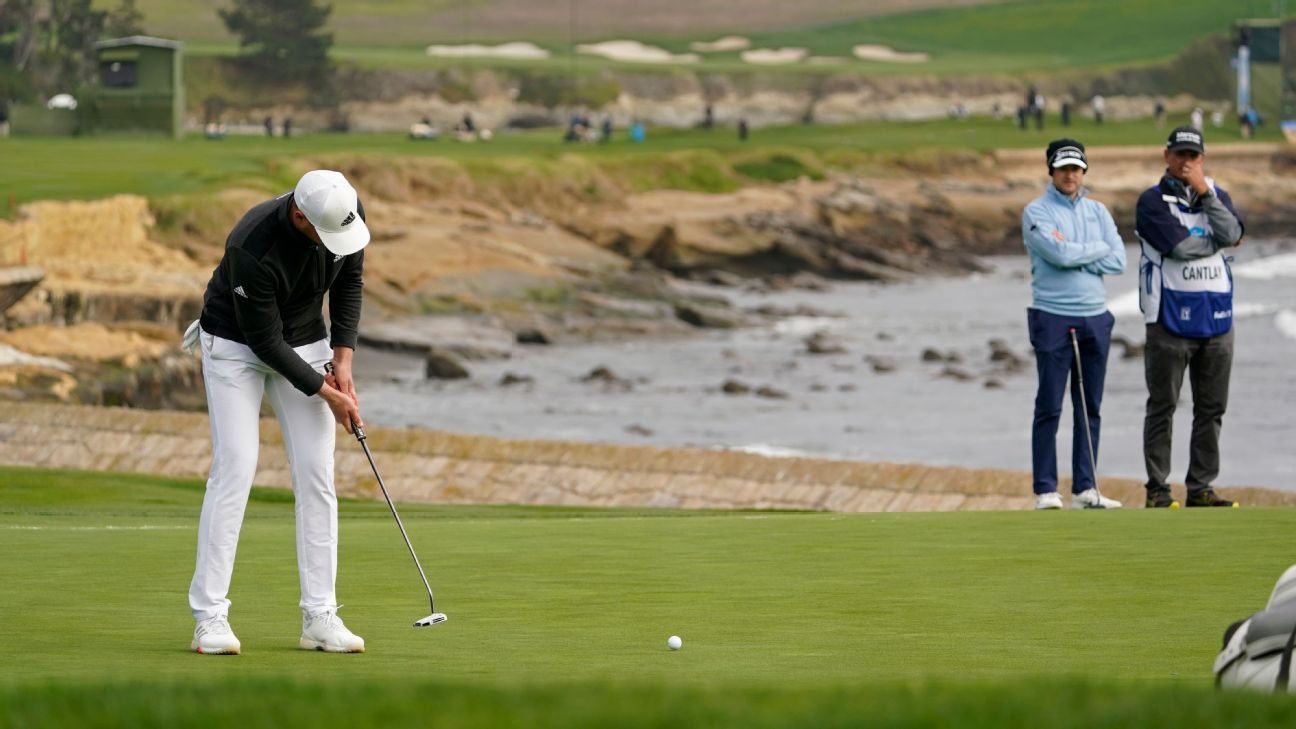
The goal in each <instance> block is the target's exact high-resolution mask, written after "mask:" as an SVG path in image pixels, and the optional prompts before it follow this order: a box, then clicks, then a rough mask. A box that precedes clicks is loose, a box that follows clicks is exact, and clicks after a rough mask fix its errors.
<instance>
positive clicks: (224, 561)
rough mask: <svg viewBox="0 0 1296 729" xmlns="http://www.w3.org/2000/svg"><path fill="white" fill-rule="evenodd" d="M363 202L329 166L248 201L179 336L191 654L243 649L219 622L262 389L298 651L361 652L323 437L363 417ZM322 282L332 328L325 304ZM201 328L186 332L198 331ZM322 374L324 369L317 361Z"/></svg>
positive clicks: (253, 458) (253, 457) (251, 466)
mask: <svg viewBox="0 0 1296 729" xmlns="http://www.w3.org/2000/svg"><path fill="white" fill-rule="evenodd" d="M368 243H369V229H368V228H367V227H366V225H365V214H364V208H363V207H362V206H361V204H360V200H359V199H358V197H357V195H356V191H355V189H354V188H352V187H351V185H350V184H349V183H348V182H347V180H346V178H345V177H344V176H343V175H342V174H341V173H338V172H332V171H329V170H314V171H312V172H307V173H306V174H305V175H303V176H302V178H301V180H300V181H299V182H298V183H297V187H296V189H295V190H293V191H292V192H289V193H284V194H283V195H280V196H279V197H277V198H274V199H273V200H267V201H266V202H263V203H261V204H260V205H257V206H256V207H254V208H252V209H251V210H249V211H248V212H247V213H246V214H245V215H244V216H243V218H242V220H240V221H239V222H238V224H237V225H235V226H234V230H233V231H232V232H231V233H230V235H229V238H228V239H227V240H226V241H225V256H224V257H223V258H222V259H221V262H220V265H218V266H217V267H216V270H215V272H213V273H212V277H211V281H210V282H209V283H208V284H207V291H206V293H205V294H204V296H203V309H202V316H201V318H200V319H199V320H198V321H197V322H194V325H193V326H191V327H190V328H189V329H190V330H189V332H186V340H187V342H188V343H189V344H191V345H194V344H197V345H200V346H201V348H202V365H203V381H204V383H205V384H206V388H207V411H208V415H209V418H210V421H211V431H212V465H211V471H210V472H209V474H208V476H207V492H206V495H205V496H204V497H203V506H202V516H201V518H200V520H199V522H198V557H197V564H196V566H195V568H194V575H193V582H192V583H191V584H190V586H189V607H190V609H191V610H192V612H193V616H194V619H195V620H196V621H197V625H196V627H195V628H194V637H193V643H192V644H191V645H190V648H191V649H192V650H194V651H197V652H198V653H226V654H229V653H233V654H237V653H238V652H239V650H240V644H239V640H238V638H236V637H235V636H234V631H233V630H232V629H231V628H230V624H229V608H230V601H229V599H228V598H227V597H226V594H227V593H228V592H229V586H230V578H231V576H232V574H233V572H234V554H235V551H236V549H237V547H238V538H239V529H240V527H241V526H242V523H243V511H244V509H245V508H246V506H247V499H248V493H249V491H250V489H251V488H252V478H253V476H254V475H255V474H256V466H257V450H258V446H259V444H260V438H259V434H258V433H259V428H258V416H259V413H260V410H261V400H262V397H263V396H264V395H268V396H269V398H270V405H271V406H272V407H273V408H274V411H275V414H276V415H277V416H278V418H279V427H280V428H281V430H282V431H283V441H284V449H285V450H286V451H287V454H288V462H289V465H290V467H291V471H292V487H293V495H294V497H295V499H296V502H297V508H296V515H297V570H298V573H299V576H300V579H301V603H300V605H301V609H302V613H303V619H302V634H301V640H300V642H299V645H300V646H301V647H302V648H304V649H310V650H323V651H329V652H334V653H360V652H363V651H364V640H363V639H362V638H360V637H359V636H357V635H355V634H353V633H352V632H351V631H349V630H347V628H346V626H345V625H344V624H343V623H342V620H341V619H340V618H339V617H338V615H337V608H338V604H337V597H336V595H335V594H334V583H335V582H336V580H337V545H338V525H337V497H336V495H335V493H334V489H333V446H334V435H335V432H336V428H335V425H334V421H336V422H337V423H340V424H341V425H342V426H343V427H344V428H346V429H347V431H348V432H350V430H351V422H352V421H354V422H356V423H358V424H360V425H361V426H362V427H363V422H362V421H361V420H360V408H359V400H358V398H357V395H356V391H355V384H354V383H353V381H352V379H351V355H352V352H353V351H354V349H355V345H356V336H357V327H358V325H359V322H360V300H361V285H362V281H361V276H362V273H363V270H364V251H363V249H364V247H365V246H366V245H367V244H368ZM326 292H327V294H328V302H329V315H330V318H331V320H332V326H331V328H330V329H329V330H328V331H326V329H325V326H324V317H323V314H322V306H323V302H324V295H325V293H326ZM195 339H196V340H198V341H197V342H194V340H195ZM330 362H331V363H332V372H331V373H329V374H325V365H326V364H329V363H330Z"/></svg>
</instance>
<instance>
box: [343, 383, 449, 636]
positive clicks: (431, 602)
mask: <svg viewBox="0 0 1296 729" xmlns="http://www.w3.org/2000/svg"><path fill="white" fill-rule="evenodd" d="M324 370H325V371H326V372H328V373H330V374H332V372H333V363H332V362H330V363H328V364H326V365H324ZM351 432H353V433H355V437H356V440H358V441H360V447H361V448H363V449H364V454H365V457H366V458H368V459H369V466H370V468H372V469H373V472H374V477H375V478H377V479H378V488H379V489H381V490H382V495H383V498H384V499H386V501H387V508H388V509H391V514H392V517H394V518H395V519H396V526H397V527H398V528H399V529H400V533H401V536H402V537H404V538H405V546H406V547H408V548H409V553H410V557H413V558H414V566H415V567H417V568H418V573H419V577H421V578H423V587H425V588H427V595H428V606H429V607H431V609H432V614H431V615H429V616H427V617H426V618H420V619H418V620H416V621H414V627H415V628H426V627H428V626H430V625H438V624H440V623H444V622H445V621H446V620H448V619H449V618H447V617H446V615H445V613H439V612H437V611H436V598H435V597H433V596H432V585H430V584H428V578H427V574H426V573H424V572H423V565H422V564H420V563H419V558H418V555H417V554H415V553H414V545H413V544H411V543H410V538H409V534H408V533H407V532H406V531H405V525H404V524H402V523H401V518H400V514H397V513H396V505H395V504H393V503H392V500H391V496H390V495H389V494H388V493H387V486H386V484H384V483H383V479H382V474H380V473H378V464H376V463H374V459H373V453H370V452H369V444H368V443H366V442H365V441H366V438H365V432H364V428H361V427H360V426H359V425H357V424H356V422H355V421H354V420H353V421H351Z"/></svg>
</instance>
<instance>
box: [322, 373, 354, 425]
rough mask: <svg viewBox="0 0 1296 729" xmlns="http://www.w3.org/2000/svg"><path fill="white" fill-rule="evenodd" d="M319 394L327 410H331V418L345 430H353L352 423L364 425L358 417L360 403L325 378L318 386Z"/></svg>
mask: <svg viewBox="0 0 1296 729" xmlns="http://www.w3.org/2000/svg"><path fill="white" fill-rule="evenodd" d="M330 376H331V375H330ZM319 396H320V397H322V398H324V402H326V403H328V406H329V410H331V411H333V419H334V420H336V421H338V423H339V424H341V426H342V427H343V428H346V432H348V433H352V432H353V431H352V430H351V424H352V423H355V424H356V425H359V426H360V427H361V428H363V427H364V421H363V420H361V419H360V405H359V404H358V403H357V402H356V401H355V399H354V398H352V397H351V396H350V395H348V394H346V393H345V392H342V391H341V390H339V389H337V388H336V387H334V386H333V385H331V384H329V383H328V381H327V379H326V381H325V382H324V386H323V387H321V388H320V391H319Z"/></svg>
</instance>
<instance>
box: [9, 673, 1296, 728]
mask: <svg viewBox="0 0 1296 729" xmlns="http://www.w3.org/2000/svg"><path fill="white" fill-rule="evenodd" d="M663 658H667V657H666V656H663ZM669 658H672V659H681V658H683V655H682V654H681V655H679V656H670V657H669ZM235 660H241V659H235ZM323 660H329V657H324V659H323ZM341 660H351V658H349V657H345V658H342V659H341ZM429 673H435V675H430V676H426V677H423V678H422V679H421V680H420V678H417V677H411V676H402V677H392V678H390V679H389V680H385V681H366V682H361V683H347V684H341V685H338V684H327V685H320V684H315V683H307V682H303V681H296V682H294V681H289V680H269V681H221V682H218V683H217V684H215V685H210V684H207V683H205V682H203V683H199V682H189V683H164V682H160V681H153V682H138V683H126V684H122V683H116V682H114V683H106V684H97V685H90V686H67V685H55V686H43V687H39V688H25V689H21V690H7V691H6V690H0V707H3V708H0V723H5V722H6V721H7V722H8V724H9V725H12V726H21V727H32V728H35V727H58V728H60V729H61V728H62V727H69V726H76V727H86V728H87V729H91V728H98V727H105V728H106V727H129V728H130V729H145V728H148V727H159V728H162V729H186V728H187V727H208V726H223V725H233V724H237V725H238V726H240V727H243V729H262V728H264V729H279V728H280V727H285V726H311V727H321V728H325V727H340V728H343V729H355V728H357V727H384V728H385V729H387V728H390V727H405V726H408V727H423V726H429V725H431V726H436V727H440V728H443V729H455V728H457V727H499V728H501V729H506V728H509V727H525V728H527V729H544V728H547V727H555V728H561V729H567V728H568V727H571V728H575V729H583V728H585V727H613V726H615V727H626V728H627V729H639V728H645V729H646V728H649V727H660V728H665V727H690V726H697V727H742V728H743V729H764V728H770V729H774V728H776V727H777V728H779V729H782V728H784V727H787V728H796V727H805V728H806V729H821V728H822V729H832V728H835V727H860V726H884V727H897V728H904V727H945V728H950V729H964V728H968V729H970V728H972V727H984V728H986V729H1013V728H1016V727H1020V728H1022V729H1036V727H1045V726H1046V727H1051V728H1054V729H1090V728H1091V727H1097V726H1101V727H1141V728H1146V729H1159V728H1161V727H1164V728H1166V729H1186V728H1191V727H1210V728H1211V729H1225V728H1227V727H1247V728H1252V727H1285V726H1288V725H1289V722H1290V718H1291V714H1292V712H1293V711H1294V710H1296V699H1292V698H1291V697H1288V696H1256V695H1250V694H1239V693H1221V692H1216V691H1212V690H1210V689H1207V688H1184V687H1173V688H1172V687H1164V686H1147V685H1140V684H1128V683H1125V684H1119V683H1114V682H1110V683H1102V682H1092V681H1087V680H1074V679H1071V680H1058V679H1056V678H1050V677H1039V678H1036V679H1033V680H1026V681H1021V682H1017V683H1014V684H1002V685H976V684H971V685H967V684H952V683H925V682H917V683H904V684H899V683H897V684H894V685H888V684H885V683H884V684H866V685H860V686H849V687H840V688H802V689H779V688H765V689H755V688H737V689H733V688H728V689H724V690H718V689H706V688H692V687H681V686H660V685H652V686H640V685H627V684H625V683H623V682H616V681H609V682H606V683H578V684H572V685H564V686H550V687H534V686H507V687H476V686H463V685H460V684H459V683H458V682H457V681H455V678H454V667H453V666H441V667H439V669H438V670H437V671H435V672H429Z"/></svg>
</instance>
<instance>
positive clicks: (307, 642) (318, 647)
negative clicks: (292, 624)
mask: <svg viewBox="0 0 1296 729" xmlns="http://www.w3.org/2000/svg"><path fill="white" fill-rule="evenodd" d="M340 607H342V606H341V605H339V606H338V607H336V608H325V609H323V610H316V611H314V612H308V613H305V614H303V615H302V635H301V641H300V642H299V643H298V645H299V646H301V649H302V650H307V651H325V652H327V653H364V649H365V644H364V638H361V637H360V636H358V635H356V634H355V633H352V632H351V631H350V630H347V626H346V625H345V624H343V622H342V618H339V617H338V614H337V611H338V608H340Z"/></svg>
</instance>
